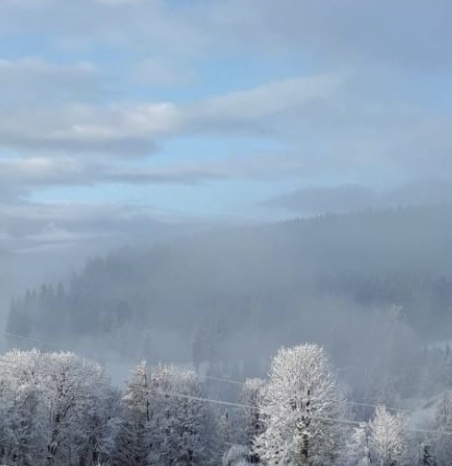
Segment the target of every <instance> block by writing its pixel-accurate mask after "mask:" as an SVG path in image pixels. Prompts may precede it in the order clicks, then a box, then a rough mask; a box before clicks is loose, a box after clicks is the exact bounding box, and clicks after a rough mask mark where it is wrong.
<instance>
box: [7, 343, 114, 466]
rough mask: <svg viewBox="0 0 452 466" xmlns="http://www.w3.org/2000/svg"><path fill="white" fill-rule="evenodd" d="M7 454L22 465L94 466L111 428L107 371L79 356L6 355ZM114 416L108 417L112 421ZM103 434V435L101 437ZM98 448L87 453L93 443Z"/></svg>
mask: <svg viewBox="0 0 452 466" xmlns="http://www.w3.org/2000/svg"><path fill="white" fill-rule="evenodd" d="M2 361H3V364H5V366H4V367H2V374H1V375H2V384H1V390H0V396H1V400H0V406H1V407H2V408H1V409H2V411H3V412H2V421H1V424H0V425H1V435H2V441H3V443H2V452H1V453H2V456H3V458H4V459H5V462H11V463H13V464H16V465H23V466H28V465H32V464H33V465H66V464H78V463H82V462H83V464H85V465H88V466H90V465H93V464H94V462H95V461H96V460H97V459H98V458H99V456H98V454H97V453H98V452H97V446H96V445H98V444H100V443H102V442H101V439H102V437H103V435H104V434H105V432H106V430H105V429H104V427H100V426H99V428H98V429H96V428H94V427H93V424H92V423H91V422H90V419H91V420H92V419H93V418H97V417H98V414H99V413H100V412H101V411H103V408H101V407H102V406H103V403H104V401H105V394H106V391H107V387H108V380H107V379H106V377H105V375H104V372H103V370H102V369H101V368H100V367H99V366H98V365H96V364H94V363H91V362H88V361H85V360H84V359H82V358H79V357H78V356H76V355H74V354H73V353H40V352H39V351H36V350H33V351H12V352H9V353H6V354H5V355H3V356H2ZM108 417H109V414H105V416H104V420H105V422H108V421H109V419H108V421H107V418H108ZM101 431H102V433H101ZM90 442H91V443H92V445H93V448H92V451H91V452H90V454H89V455H87V445H89V444H90Z"/></svg>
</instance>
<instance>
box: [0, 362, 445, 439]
mask: <svg viewBox="0 0 452 466" xmlns="http://www.w3.org/2000/svg"><path fill="white" fill-rule="evenodd" d="M0 362H3V363H7V364H12V365H15V366H16V367H17V366H19V367H20V365H21V364H20V363H18V362H14V361H9V360H8V359H3V358H0ZM26 367H27V366H26ZM28 367H30V366H28ZM34 373H35V374H39V372H36V371H35V372H34ZM41 374H43V373H41ZM44 375H46V376H48V375H51V374H48V373H46V374H44ZM73 376H74V377H75V376H79V377H80V376H84V374H73ZM159 394H161V395H164V396H168V397H173V398H182V399H187V400H191V401H199V402H205V403H211V404H217V405H221V406H228V407H233V408H240V409H249V410H253V411H255V410H257V409H258V408H257V407H256V406H252V405H247V404H243V403H234V402H230V401H223V400H215V399H211V398H206V397H200V396H194V395H186V394H183V393H175V392H162V391H160V392H159ZM311 419H314V420H318V421H323V422H332V423H336V424H344V425H352V426H362V425H363V423H362V422H359V421H354V420H352V419H343V418H330V417H325V416H311ZM406 430H407V432H415V433H427V434H439V435H451V436H452V431H447V430H433V429H419V428H410V429H406Z"/></svg>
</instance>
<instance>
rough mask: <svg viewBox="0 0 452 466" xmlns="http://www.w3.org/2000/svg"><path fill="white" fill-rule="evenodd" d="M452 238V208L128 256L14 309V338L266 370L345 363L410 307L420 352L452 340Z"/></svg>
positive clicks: (306, 225) (350, 218)
mask: <svg viewBox="0 0 452 466" xmlns="http://www.w3.org/2000/svg"><path fill="white" fill-rule="evenodd" d="M451 232H452V206H451V205H438V206H433V207H432V206H428V207H417V208H404V209H394V210H387V211H368V212H362V213H353V214H347V215H325V216H322V217H318V218H313V219H307V220H293V221H287V222H283V223H277V224H271V225H261V226H253V227H240V228H229V229H222V230H212V231H210V232H208V233H203V234H198V235H194V236H191V237H189V238H185V239H178V240H171V241H168V242H161V243H160V244H158V245H155V246H152V247H150V248H148V249H146V250H145V249H143V248H128V249H124V250H121V251H117V252H115V253H112V254H110V255H108V256H107V257H104V258H95V259H92V260H90V261H89V262H88V263H87V264H86V266H85V267H84V269H83V270H82V271H81V272H80V273H79V274H78V275H76V276H74V277H73V278H72V280H71V281H70V282H69V283H64V284H60V285H55V284H47V285H43V286H42V288H40V289H36V290H29V291H27V292H26V293H25V294H24V295H22V296H20V297H18V298H17V299H15V300H14V302H13V303H12V306H11V311H10V316H9V321H8V328H7V330H8V332H10V333H12V334H16V335H23V336H27V337H29V338H35V339H40V340H43V341H49V339H51V341H52V342H54V343H55V344H60V343H61V344H62V342H64V344H69V343H68V342H71V341H85V342H90V341H95V345H96V347H97V348H99V347H103V346H105V347H108V348H109V349H113V350H118V351H120V352H121V354H122V355H123V356H125V357H128V356H130V357H134V358H135V357H137V356H141V355H142V354H143V353H145V355H148V356H149V357H151V359H153V358H155V359H156V360H159V359H164V360H176V361H186V362H189V361H192V362H195V363H199V362H201V361H204V360H209V361H212V360H220V359H223V360H224V359H228V358H231V359H233V360H236V359H238V358H242V357H243V355H244V354H246V355H247V357H248V358H251V359H252V358H253V357H255V358H266V357H267V355H268V354H271V353H272V352H273V351H274V349H275V348H277V347H278V346H280V345H281V344H292V343H297V342H299V341H301V340H302V339H307V340H309V341H318V342H321V343H324V344H326V345H329V346H330V347H335V348H341V351H337V352H336V353H335V354H336V357H337V358H340V357H341V355H342V351H344V352H345V353H348V351H349V350H348V349H347V348H349V347H350V346H351V347H353V345H360V344H362V342H363V341H364V340H366V338H367V339H368V335H367V333H372V332H375V330H376V328H375V323H373V324H372V325H373V328H372V331H371V330H370V324H369V321H368V320H366V319H369V318H370V317H369V316H370V315H373V316H374V315H375V312H377V310H378V312H380V311H385V310H389V309H391V308H392V307H393V306H401V309H403V315H404V319H406V321H407V322H408V323H409V325H410V326H412V327H413V328H414V330H415V332H417V334H418V335H420V336H421V337H422V338H424V339H427V340H428V339H432V338H447V337H449V336H450V335H449V334H448V332H450V333H452V330H450V329H452V246H451ZM357 329H359V330H357ZM356 330H357V331H356ZM88 346H89V344H88ZM350 351H351V350H350ZM253 355H254V356H253Z"/></svg>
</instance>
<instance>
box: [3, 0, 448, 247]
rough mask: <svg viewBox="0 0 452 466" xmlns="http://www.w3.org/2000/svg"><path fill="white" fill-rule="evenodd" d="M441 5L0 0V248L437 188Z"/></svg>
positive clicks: (399, 197)
mask: <svg viewBox="0 0 452 466" xmlns="http://www.w3.org/2000/svg"><path fill="white" fill-rule="evenodd" d="M451 174H452V2H451V1H450V0H429V1H425V0H398V1H396V2H395V1H393V0H380V1H378V2H366V1H362V0H355V1H352V0H341V1H337V0H322V1H309V0H303V1H301V0H300V1H276V0H272V1H271V0H247V1H244V0H221V1H220V0H208V1H207V0H203V1H202V0H199V1H198V0H78V1H76V2H75V1H61V0H0V250H3V251H15V252H17V251H19V252H20V251H23V250H30V249H45V248H47V247H56V246H61V245H66V244H74V243H80V242H83V241H87V242H90V241H93V239H94V240H95V241H97V242H101V243H102V242H107V243H108V241H110V239H111V238H116V237H129V236H130V235H133V234H137V232H139V233H140V234H143V232H145V233H146V234H147V233H148V232H154V231H162V232H163V231H168V230H166V229H165V228H171V227H172V226H173V225H176V224H177V225H184V224H186V225H191V224H192V223H193V222H199V221H202V222H230V221H234V222H235V221H238V222H262V221H273V220H278V219H283V218H288V217H293V216H297V215H312V214H318V213H322V212H328V211H347V210H353V209H363V208H367V207H369V206H372V207H373V206H388V205H394V204H416V203H425V202H438V201H443V200H451V199H452V183H451V181H452V175H451Z"/></svg>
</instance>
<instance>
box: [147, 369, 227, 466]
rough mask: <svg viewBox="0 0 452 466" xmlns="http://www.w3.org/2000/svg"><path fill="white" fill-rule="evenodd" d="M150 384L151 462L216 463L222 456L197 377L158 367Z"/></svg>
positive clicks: (210, 411) (179, 463) (211, 418)
mask: <svg viewBox="0 0 452 466" xmlns="http://www.w3.org/2000/svg"><path fill="white" fill-rule="evenodd" d="M151 384H152V387H153V390H154V392H153V393H154V399H153V402H152V404H151V406H152V415H151V419H150V423H149V435H150V439H151V444H152V448H151V449H150V451H149V455H148V461H149V463H150V464H160V465H167V466H171V465H173V464H177V465H180V466H182V465H185V466H193V465H201V464H205V465H208V464H215V462H216V460H218V453H219V452H218V445H217V444H216V426H215V422H214V417H213V413H212V410H211V408H210V406H209V405H208V404H207V403H206V402H205V401H204V400H203V398H204V394H203V391H202V389H201V384H200V383H199V381H198V379H197V376H196V374H195V373H194V372H192V371H182V370H178V369H176V368H174V367H171V366H170V367H168V366H159V367H158V368H157V369H156V370H155V371H154V372H153V373H152V378H151Z"/></svg>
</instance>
